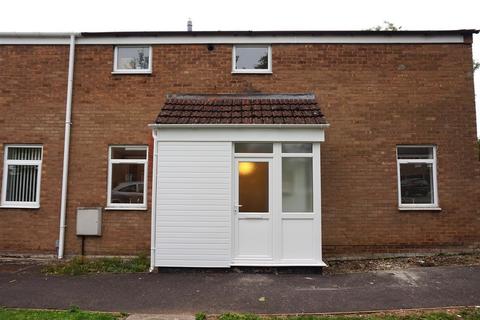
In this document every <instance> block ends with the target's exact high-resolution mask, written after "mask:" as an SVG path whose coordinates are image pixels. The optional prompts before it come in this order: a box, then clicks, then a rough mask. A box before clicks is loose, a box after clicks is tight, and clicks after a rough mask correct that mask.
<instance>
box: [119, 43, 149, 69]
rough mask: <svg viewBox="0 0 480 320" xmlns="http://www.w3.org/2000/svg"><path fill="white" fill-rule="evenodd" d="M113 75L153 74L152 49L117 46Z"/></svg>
mask: <svg viewBox="0 0 480 320" xmlns="http://www.w3.org/2000/svg"><path fill="white" fill-rule="evenodd" d="M113 73H120V74H121V73H136V74H142V73H147V74H148V73H152V47H151V46H116V47H115V49H114V58H113Z"/></svg>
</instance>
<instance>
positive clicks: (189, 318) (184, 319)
mask: <svg viewBox="0 0 480 320" xmlns="http://www.w3.org/2000/svg"><path fill="white" fill-rule="evenodd" d="M125 320H195V316H194V315H186V314H138V313H137V314H132V315H130V316H128V317H127V319H125Z"/></svg>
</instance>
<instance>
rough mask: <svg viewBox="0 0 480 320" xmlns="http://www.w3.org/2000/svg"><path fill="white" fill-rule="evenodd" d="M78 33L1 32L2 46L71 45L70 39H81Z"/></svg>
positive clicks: (0, 40)
mask: <svg viewBox="0 0 480 320" xmlns="http://www.w3.org/2000/svg"><path fill="white" fill-rule="evenodd" d="M80 35H81V34H80V33H76V32H0V45H1V44H3V45H9V44H46V45H48V44H63V45H69V44H70V37H71V36H75V37H79V36H80Z"/></svg>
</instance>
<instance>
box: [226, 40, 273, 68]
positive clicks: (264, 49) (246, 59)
mask: <svg viewBox="0 0 480 320" xmlns="http://www.w3.org/2000/svg"><path fill="white" fill-rule="evenodd" d="M232 72H233V73H271V72H272V47H271V46H269V45H237V46H234V47H233V61H232Z"/></svg>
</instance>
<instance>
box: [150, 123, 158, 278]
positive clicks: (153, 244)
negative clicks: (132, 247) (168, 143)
mask: <svg viewBox="0 0 480 320" xmlns="http://www.w3.org/2000/svg"><path fill="white" fill-rule="evenodd" d="M152 136H153V170H152V171H153V172H152V222H151V236H150V272H152V271H153V270H154V269H155V251H156V234H155V231H156V224H157V161H158V150H157V130H156V129H153V130H152Z"/></svg>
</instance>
